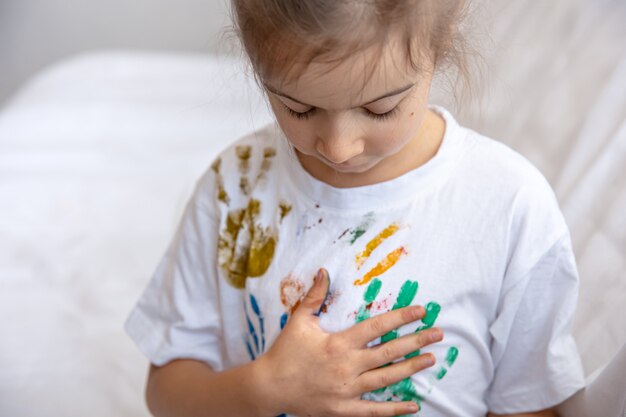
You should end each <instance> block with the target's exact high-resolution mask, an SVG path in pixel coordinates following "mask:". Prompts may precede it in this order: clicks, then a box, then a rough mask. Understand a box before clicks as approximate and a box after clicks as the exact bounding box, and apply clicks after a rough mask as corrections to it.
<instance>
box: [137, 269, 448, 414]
mask: <svg viewBox="0 0 626 417" xmlns="http://www.w3.org/2000/svg"><path fill="white" fill-rule="evenodd" d="M327 289H328V277H327V275H326V272H325V271H324V272H323V273H322V274H320V279H316V281H315V283H314V284H313V286H312V287H311V289H310V290H309V292H308V294H307V295H306V296H305V298H304V299H303V301H302V303H301V305H300V307H298V309H297V310H296V311H295V312H294V313H293V315H292V317H291V318H290V320H289V321H288V322H287V325H286V326H285V328H284V329H283V331H282V332H281V334H280V335H279V337H278V338H277V339H276V341H275V343H274V344H273V345H272V347H271V348H270V349H269V350H268V351H267V352H266V354H264V355H262V356H260V357H259V358H258V359H257V360H256V361H254V362H251V363H249V364H246V365H243V366H240V367H237V368H233V369H230V370H227V371H224V372H213V371H212V370H211V369H210V368H209V367H207V366H206V365H204V364H202V363H200V362H197V361H191V360H179V361H173V362H170V363H169V364H167V365H165V366H163V367H161V368H156V367H153V368H152V369H151V372H150V375H149V379H148V386H147V390H146V399H147V402H148V406H149V408H150V411H151V412H152V413H153V414H154V415H155V416H157V417H161V416H163V417H165V416H176V417H185V416H220V417H229V416H242V417H243V416H245V417H252V416H259V417H265V416H267V417H274V416H277V415H279V414H282V413H288V414H294V415H307V416H312V417H317V416H350V417H360V416H363V417H365V416H368V417H370V416H380V417H384V416H397V415H403V414H411V413H415V412H416V411H417V405H416V404H415V403H412V402H381V403H378V402H371V401H364V400H361V399H360V396H361V394H362V393H364V392H369V391H372V390H375V389H377V388H382V387H386V386H388V385H390V384H392V383H394V382H397V381H400V380H402V379H404V378H406V377H409V376H410V375H412V374H414V373H416V372H419V371H421V370H423V369H425V368H427V367H429V366H432V364H433V363H434V362H431V361H430V360H433V361H434V356H433V355H432V354H429V353H427V354H423V355H418V356H415V357H413V358H411V359H407V360H402V361H400V362H398V363H395V364H392V365H389V366H384V365H386V364H389V363H390V362H393V361H394V360H396V359H399V358H402V357H404V356H405V355H407V354H409V353H412V352H414V351H416V350H417V349H420V348H422V347H424V346H427V345H429V344H431V343H434V342H436V341H439V340H441V339H442V337H443V334H442V332H441V330H440V329H436V328H432V329H428V330H425V331H422V332H418V333H412V334H410V335H406V336H403V337H400V338H398V339H395V340H393V341H390V342H387V343H385V344H384V345H378V346H374V347H371V348H368V347H367V344H368V342H370V341H372V340H374V339H376V338H378V337H380V336H382V335H384V334H385V333H387V332H389V331H391V330H393V329H396V328H398V327H400V326H402V325H404V324H407V323H411V322H414V321H416V320H419V319H421V318H422V317H424V315H425V310H424V308H423V307H415V306H413V307H406V308H403V309H398V310H393V311H391V312H388V313H385V314H382V315H380V316H377V317H373V318H371V319H368V320H365V321H362V322H360V323H358V324H357V325H355V326H353V327H352V328H350V329H348V330H345V331H343V332H338V333H326V332H324V331H323V330H322V329H321V328H320V327H319V318H318V317H317V314H316V313H318V312H319V309H320V307H321V305H322V303H323V302H324V298H325V295H326V292H327Z"/></svg>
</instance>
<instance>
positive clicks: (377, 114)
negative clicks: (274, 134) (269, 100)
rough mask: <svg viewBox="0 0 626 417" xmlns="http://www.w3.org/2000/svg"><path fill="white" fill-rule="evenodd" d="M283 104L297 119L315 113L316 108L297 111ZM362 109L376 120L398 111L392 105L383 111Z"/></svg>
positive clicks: (383, 118)
mask: <svg viewBox="0 0 626 417" xmlns="http://www.w3.org/2000/svg"><path fill="white" fill-rule="evenodd" d="M283 106H284V107H285V109H286V110H287V113H289V115H290V116H291V117H295V118H296V119H298V120H307V119H309V118H310V117H311V116H313V114H315V110H316V109H315V108H312V109H310V110H307V111H305V112H302V113H300V112H297V111H295V110H293V109H292V108H290V107H288V106H286V105H284V104H283ZM363 110H365V114H366V115H367V116H368V117H371V118H372V119H374V120H377V121H379V122H383V121H385V120H387V119H389V118H391V117H393V116H394V115H395V113H396V112H397V111H398V106H396V107H394V108H393V109H391V110H389V111H388V112H385V113H374V112H371V111H369V110H367V109H363Z"/></svg>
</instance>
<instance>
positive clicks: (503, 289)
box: [126, 106, 584, 417]
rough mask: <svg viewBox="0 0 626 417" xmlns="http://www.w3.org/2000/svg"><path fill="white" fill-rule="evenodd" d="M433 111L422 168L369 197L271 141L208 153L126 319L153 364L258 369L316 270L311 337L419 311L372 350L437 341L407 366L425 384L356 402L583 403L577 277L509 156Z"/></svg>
mask: <svg viewBox="0 0 626 417" xmlns="http://www.w3.org/2000/svg"><path fill="white" fill-rule="evenodd" d="M431 108H432V109H433V110H434V111H436V112H437V113H438V114H440V115H441V116H442V117H443V118H444V119H445V122H446V130H445V135H444V138H443V142H442V144H441V146H440V149H439V151H438V152H437V154H436V155H435V156H434V157H433V158H432V159H431V160H429V161H428V162H427V163H426V164H424V165H422V166H420V167H418V168H417V169H414V170H412V171H410V172H408V173H406V174H404V175H402V176H400V177H398V178H395V179H393V180H390V181H386V182H382V183H378V184H374V185H369V186H363V187H354V188H335V187H332V186H330V185H328V184H326V183H323V182H321V181H319V180H317V179H315V178H314V177H312V176H311V175H310V174H308V173H307V172H306V171H305V170H304V169H303V168H302V166H301V165H300V163H299V161H298V159H297V158H296V157H295V155H294V154H293V150H292V149H291V147H290V145H289V143H288V142H287V140H286V139H285V137H284V136H283V134H282V132H281V131H280V129H279V128H278V126H277V125H276V124H272V125H270V126H267V127H265V128H264V129H261V130H259V131H257V132H254V133H252V134H250V135H248V136H246V137H244V138H242V139H240V140H239V141H237V142H236V143H235V144H233V145H232V146H230V147H229V148H227V149H226V150H225V151H223V152H222V153H221V154H220V156H219V157H218V158H217V159H216V160H215V162H214V163H213V164H212V166H211V167H210V168H209V169H208V170H207V171H206V173H205V174H204V175H203V176H202V177H201V178H200V179H199V181H198V182H197V184H196V189H195V192H194V194H193V196H192V198H191V199H190V201H189V203H188V205H187V207H186V210H185V213H184V215H183V218H182V220H181V223H180V226H179V228H178V232H177V234H176V235H175V237H174V239H173V241H172V243H171V245H170V247H169V249H168V250H167V252H166V254H165V256H164V258H163V260H162V261H161V263H160V264H159V266H158V268H157V270H156V272H155V274H154V276H153V278H152V280H151V282H150V284H149V285H148V287H147V288H146V290H145V292H144V294H143V295H142V297H141V298H140V300H139V301H138V303H137V305H136V307H135V308H134V310H133V311H132V313H131V314H130V317H129V318H128V320H127V323H126V330H127V332H128V334H129V335H130V336H131V337H132V338H133V339H134V341H135V342H136V343H137V345H138V346H139V348H140V349H141V351H142V352H143V353H144V354H145V355H146V356H147V357H148V359H149V360H150V362H152V363H154V364H155V365H158V366H160V365H163V364H165V363H167V362H169V361H171V360H173V359H176V358H191V359H197V360H201V361H204V362H206V363H207V364H208V365H210V366H211V367H212V368H213V369H214V370H216V371H221V370H224V369H227V368H230V367H233V366H235V365H239V364H243V363H246V362H248V361H250V360H252V359H253V358H255V357H258V356H259V355H261V354H262V353H263V352H264V351H266V350H267V349H268V347H269V346H270V345H271V344H272V342H273V341H274V340H275V338H276V337H277V336H278V334H279V333H280V331H281V328H282V326H283V325H284V323H285V322H286V320H287V317H288V315H289V313H290V311H292V309H293V308H294V306H295V305H297V303H298V300H299V299H300V297H302V295H303V294H304V293H305V292H306V291H307V290H308V288H309V287H310V286H311V284H312V280H313V277H314V275H315V273H316V272H317V270H318V269H319V268H320V267H325V268H326V269H327V270H328V271H329V275H330V279H331V291H330V296H329V297H328V300H327V305H326V308H325V311H324V312H323V313H322V314H321V316H320V319H321V320H320V323H321V325H322V327H323V328H324V329H326V330H328V331H339V330H342V329H346V328H348V327H350V326H352V325H354V324H355V323H356V322H357V321H359V320H363V319H365V318H367V317H368V316H375V315H377V314H380V313H383V312H386V311H389V310H390V309H392V308H394V307H401V306H404V305H408V304H419V305H423V306H425V307H426V309H427V311H428V315H427V316H426V318H425V319H423V320H422V322H418V323H417V324H411V325H407V326H404V327H401V328H400V329H399V330H398V331H397V334H390V335H387V338H386V339H385V340H389V339H390V338H393V337H397V336H402V335H404V334H408V333H409V332H412V331H415V330H417V329H419V328H424V327H430V326H433V325H435V326H437V327H439V328H442V329H443V331H444V334H445V339H444V340H443V341H442V342H440V343H437V344H435V345H431V346H428V347H426V348H424V349H422V351H423V352H432V353H433V354H434V355H435V357H436V358H437V364H436V365H435V366H434V367H433V368H430V369H428V370H425V371H422V372H419V373H417V374H415V375H413V376H412V377H411V378H409V379H407V380H405V381H403V382H402V383H399V384H394V385H392V386H390V387H388V388H387V389H385V390H383V391H378V392H374V393H370V394H367V395H366V396H367V397H368V398H374V399H377V400H381V401H384V400H414V401H417V402H419V403H420V405H421V407H422V411H421V412H420V413H419V415H423V416H428V417H438V416H441V417H443V416H447V417H449V416H471V417H478V416H481V417H482V416H485V415H486V413H487V411H492V412H495V413H501V414H507V413H516V412H522V411H533V410H539V409H544V408H548V407H550V406H553V405H555V404H558V403H560V402H561V401H563V400H564V399H566V398H567V397H569V396H570V395H572V394H573V393H574V392H576V391H577V390H578V389H580V388H582V387H583V386H584V377H583V371H582V366H581V363H580V358H579V356H578V352H577V349H576V345H575V342H574V340H573V338H572V336H571V334H570V328H571V324H572V319H573V314H574V310H575V306H576V302H577V291H578V275H577V270H576V264H575V259H574V255H573V252H572V247H571V242H570V236H569V231H568V227H567V225H566V223H565V221H564V219H563V216H562V214H561V212H560V210H559V207H558V203H557V201H556V198H555V195H554V193H553V191H552V189H551V187H550V185H549V184H548V183H547V181H546V180H545V178H544V177H543V175H541V173H540V172H539V171H538V170H537V169H536V168H534V167H533V166H532V165H531V164H530V163H529V162H528V161H527V160H526V159H525V158H523V157H522V156H520V155H519V154H517V153H516V152H514V151H513V150H511V149H510V148H508V147H507V146H505V145H503V144H501V143H498V142H496V141H494V140H492V139H489V138H487V137H484V136H482V135H480V134H478V133H476V132H474V131H472V130H470V129H467V128H464V127H462V126H460V125H459V124H458V123H457V122H456V121H455V119H454V118H453V117H452V116H451V115H450V113H449V112H448V111H446V110H445V109H444V108H442V107H439V106H431ZM378 342H380V340H378V341H375V342H374V343H378Z"/></svg>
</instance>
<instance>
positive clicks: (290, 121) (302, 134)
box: [275, 113, 313, 152]
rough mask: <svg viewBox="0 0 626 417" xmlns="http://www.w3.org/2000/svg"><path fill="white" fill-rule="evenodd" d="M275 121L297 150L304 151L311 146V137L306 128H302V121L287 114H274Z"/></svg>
mask: <svg viewBox="0 0 626 417" xmlns="http://www.w3.org/2000/svg"><path fill="white" fill-rule="evenodd" d="M275 117H276V121H277V122H278V125H279V126H280V128H281V129H282V131H283V133H284V134H285V136H286V137H287V139H288V140H289V142H290V143H291V144H292V145H293V146H294V147H295V148H296V149H298V150H299V151H302V152H306V151H307V150H308V149H310V148H311V147H312V146H313V139H312V138H311V136H310V135H309V134H308V129H306V128H303V126H302V122H300V121H299V120H296V119H294V118H292V117H290V116H288V115H281V114H276V113H275Z"/></svg>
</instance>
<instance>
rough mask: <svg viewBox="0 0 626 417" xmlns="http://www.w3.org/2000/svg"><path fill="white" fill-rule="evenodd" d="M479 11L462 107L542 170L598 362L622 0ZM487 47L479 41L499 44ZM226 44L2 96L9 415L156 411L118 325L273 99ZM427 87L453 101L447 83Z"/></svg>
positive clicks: (140, 56)
mask: <svg viewBox="0 0 626 417" xmlns="http://www.w3.org/2000/svg"><path fill="white" fill-rule="evenodd" d="M508 3H509V5H508V6H502V5H498V6H496V5H495V4H496V2H494V3H493V5H492V6H490V7H489V8H488V9H485V11H486V13H487V15H486V18H487V21H488V22H489V23H490V24H491V27H490V31H491V33H492V34H493V39H494V41H493V46H494V48H495V50H494V51H493V52H489V51H486V52H485V53H486V59H487V63H488V64H489V66H490V70H489V71H490V74H489V75H490V79H491V80H492V81H491V83H490V85H489V87H488V88H485V89H484V90H483V94H484V100H483V105H482V109H481V110H480V111H479V110H478V106H476V107H473V108H469V109H464V110H463V111H456V113H457V115H458V117H459V119H460V120H461V122H463V123H465V124H467V125H469V126H472V127H475V128H477V129H478V130H480V131H481V132H484V133H486V134H488V135H490V136H492V137H494V138H497V139H498V140H501V141H503V142H505V143H507V144H509V145H511V146H512V147H514V148H515V149H517V150H519V151H520V152H522V153H523V154H524V155H526V156H527V157H528V158H529V159H531V160H532V161H533V162H534V163H535V164H536V165H537V166H538V167H539V168H540V169H541V170H542V171H543V172H544V174H545V175H546V176H547V177H548V179H549V180H550V182H551V183H552V185H553V186H554V188H555V190H556V191H557V195H558V197H559V200H560V202H561V206H562V208H563V210H564V213H565V215H566V219H567V221H568V224H569V225H570V229H571V231H572V237H573V240H574V247H575V252H576V255H577V259H578V262H579V270H580V275H581V296H580V300H579V306H578V313H577V320H576V324H575V328H574V333H575V337H576V341H577V343H578V345H579V348H580V352H581V354H582V356H583V361H584V365H585V371H586V372H587V374H591V373H592V372H593V371H594V370H596V369H598V368H599V367H601V366H602V365H603V364H605V363H606V362H607V361H608V360H609V359H610V358H611V357H612V356H613V355H614V353H615V352H616V351H617V350H618V349H619V347H620V346H622V345H623V344H624V342H626V325H625V324H624V323H626V308H625V305H626V42H625V41H624V39H626V3H624V2H623V1H615V0H605V1H587V2H583V1H581V0H554V1H551V2H538V1H536V0H516V1H514V2H508ZM489 47H490V45H486V48H489ZM241 70H242V65H241V64H240V63H239V61H237V60H236V59H233V58H224V57H216V56H208V55H207V56H199V55H181V54H173V53H172V54H166V53H149V52H137V51H104V52H99V53H92V54H87V55H81V56H77V57H73V58H71V59H67V60H65V61H63V62H60V63H59V64H57V65H55V66H52V67H50V68H47V69H46V70H45V71H43V72H41V73H40V74H39V75H38V76H36V77H35V78H33V79H32V80H31V81H30V82H29V83H27V84H26V85H25V86H24V87H23V88H22V89H21V91H20V92H19V93H18V94H17V95H16V96H15V97H14V98H13V99H12V100H11V101H10V102H9V103H8V104H7V105H6V106H5V107H4V108H3V109H2V110H1V111H0V332H1V333H0V416H16V417H17V416H28V417H31V416H32V417H53V416H54V417H56V416H64V417H74V416H90V417H101V416H102V417H105V416H106V417H110V416H133V417H141V416H147V415H148V412H147V410H146V408H145V406H144V403H143V383H144V378H145V372H146V369H147V362H146V360H145V359H144V358H143V357H142V356H141V354H140V353H139V352H138V351H137V350H136V348H135V347H134V345H133V344H132V343H131V342H130V340H129V339H127V337H126V336H125V335H124V333H123V329H122V323H123V321H124V319H125V318H126V315H127V314H128V312H129V310H130V308H131V306H132V304H133V303H134V301H135V300H136V299H137V297H138V296H139V294H140V292H141V291H142V289H143V287H144V286H145V284H146V282H147V280H148V279H149V276H150V274H151V273H152V271H153V269H154V268H155V267H156V264H157V262H158V260H159V259H160V257H161V255H162V254H163V251H164V250H165V246H166V244H167V243H168V241H169V239H170V238H171V235H172V233H173V230H174V228H175V226H176V222H177V220H178V217H179V215H180V214H181V212H182V209H183V205H184V204H185V202H186V199H187V197H188V196H189V194H190V192H191V189H192V187H193V185H194V181H195V179H196V178H197V177H198V176H199V175H200V173H201V172H202V171H203V170H204V169H205V168H206V166H207V164H208V163H209V162H210V161H211V159H212V157H213V156H214V155H215V154H216V152H218V151H219V150H220V149H222V148H223V147H225V146H226V145H227V144H228V143H229V142H230V141H232V140H234V139H236V138H237V137H238V136H240V135H241V134H243V133H245V132H247V131H250V130H252V129H254V128H256V127H258V126H261V125H263V124H264V123H265V122H267V121H268V120H269V113H268V110H267V108H266V106H265V105H264V104H263V102H262V100H261V99H260V96H259V94H258V92H257V91H256V89H255V87H254V85H253V83H252V82H251V81H250V80H249V79H246V78H245V77H244V76H242V75H240V73H241ZM432 101H433V102H436V103H439V104H444V105H447V106H448V107H450V108H452V106H451V105H450V100H447V99H445V98H444V96H443V93H441V92H440V91H434V92H433V99H432Z"/></svg>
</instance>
